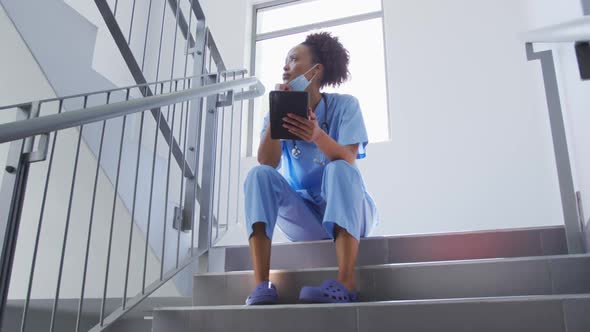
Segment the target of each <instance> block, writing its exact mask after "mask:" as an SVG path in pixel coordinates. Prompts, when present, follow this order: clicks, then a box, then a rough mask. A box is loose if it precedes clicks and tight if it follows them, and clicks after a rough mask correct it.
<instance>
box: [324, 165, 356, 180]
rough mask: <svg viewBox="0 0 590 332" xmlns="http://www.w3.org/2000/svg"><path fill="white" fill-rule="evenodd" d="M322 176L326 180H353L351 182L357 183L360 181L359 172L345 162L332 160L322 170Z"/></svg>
mask: <svg viewBox="0 0 590 332" xmlns="http://www.w3.org/2000/svg"><path fill="white" fill-rule="evenodd" d="M324 176H325V178H326V180H328V181H330V180H335V179H342V178H345V179H349V181H350V180H352V179H355V180H354V181H353V182H355V183H356V182H358V180H360V179H361V175H360V173H359V171H358V170H357V169H356V168H355V167H354V166H352V165H351V164H349V163H348V162H347V161H345V160H334V161H332V162H330V163H329V164H327V165H326V168H325V169H324Z"/></svg>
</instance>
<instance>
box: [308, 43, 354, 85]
mask: <svg viewBox="0 0 590 332" xmlns="http://www.w3.org/2000/svg"><path fill="white" fill-rule="evenodd" d="M301 45H306V46H308V47H309V49H310V50H311V56H312V60H313V62H314V63H321V64H322V65H324V77H322V81H321V83H320V88H321V87H324V86H326V85H331V86H333V87H337V86H339V85H340V84H342V83H344V82H345V81H346V80H348V78H349V76H350V72H349V71H348V63H349V61H350V55H349V53H348V50H347V49H345V48H344V46H342V43H340V41H339V40H338V37H334V36H332V35H331V34H330V33H329V32H319V33H313V34H310V35H308V36H307V37H306V38H305V41H304V42H303V43H301Z"/></svg>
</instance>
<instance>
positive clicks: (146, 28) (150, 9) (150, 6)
mask: <svg viewBox="0 0 590 332" xmlns="http://www.w3.org/2000/svg"><path fill="white" fill-rule="evenodd" d="M152 1H153V0H150V3H149V5H148V15H147V23H146V25H145V37H144V40H143V55H142V56H141V72H142V73H143V68H144V65H145V54H146V49H147V41H148V35H149V32H150V19H151V15H152ZM144 75H145V74H144ZM154 94H155V92H154Z"/></svg>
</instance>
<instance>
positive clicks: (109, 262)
mask: <svg viewBox="0 0 590 332" xmlns="http://www.w3.org/2000/svg"><path fill="white" fill-rule="evenodd" d="M129 91H130V89H129V88H128V89H127V95H126V97H125V100H129ZM126 122H127V116H126V115H125V116H124V117H123V124H122V126H121V127H122V128H121V140H120V143H119V161H118V162H117V175H116V177H115V188H114V194H113V210H112V213H111V225H110V229H109V242H108V249H107V264H106V268H105V277H104V289H103V293H102V302H101V304H100V326H102V325H103V324H104V310H105V305H106V297H107V289H108V282H109V267H110V264H111V247H112V242H113V225H114V223H115V210H116V207H117V196H118V195H117V193H118V192H119V174H120V171H121V159H122V155H123V141H124V139H125V124H126Z"/></svg>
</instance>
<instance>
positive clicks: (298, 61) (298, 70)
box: [283, 44, 320, 83]
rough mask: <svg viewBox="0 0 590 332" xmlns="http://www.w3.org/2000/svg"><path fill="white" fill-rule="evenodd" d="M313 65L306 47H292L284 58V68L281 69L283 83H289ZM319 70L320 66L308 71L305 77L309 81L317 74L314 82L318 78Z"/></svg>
mask: <svg viewBox="0 0 590 332" xmlns="http://www.w3.org/2000/svg"><path fill="white" fill-rule="evenodd" d="M313 65H314V63H313V62H312V57H311V53H310V51H309V48H308V47H307V46H305V45H301V44H299V45H297V46H295V47H293V48H292V49H291V50H290V51H289V53H288V54H287V57H286V58H285V66H284V67H283V83H288V82H290V81H291V80H292V79H294V78H295V77H297V76H299V75H301V74H303V73H305V72H306V71H308V70H309V69H310V68H311V67H313ZM319 68H320V66H316V67H315V68H314V70H311V71H309V73H307V75H305V77H306V78H307V79H310V78H311V77H313V76H314V75H315V74H318V75H317V76H316V77H315V79H314V81H315V80H317V79H318V78H319V77H320V75H319Z"/></svg>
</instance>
